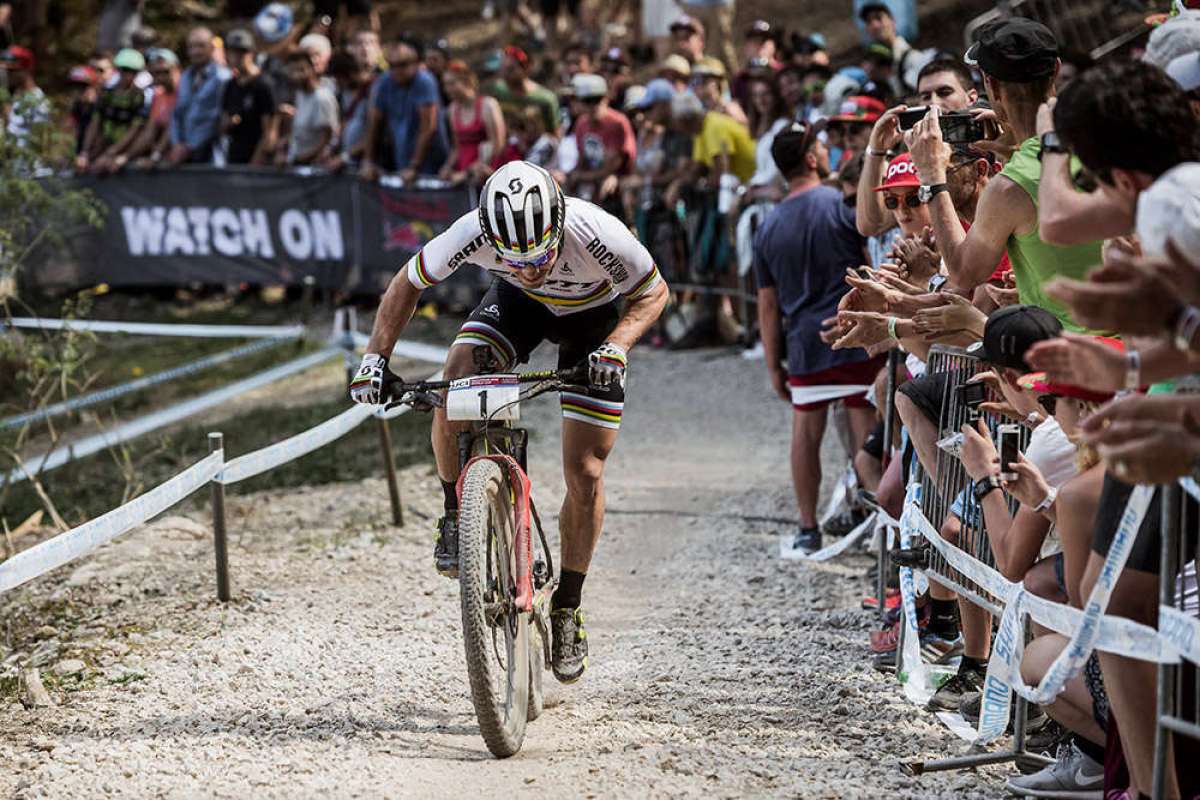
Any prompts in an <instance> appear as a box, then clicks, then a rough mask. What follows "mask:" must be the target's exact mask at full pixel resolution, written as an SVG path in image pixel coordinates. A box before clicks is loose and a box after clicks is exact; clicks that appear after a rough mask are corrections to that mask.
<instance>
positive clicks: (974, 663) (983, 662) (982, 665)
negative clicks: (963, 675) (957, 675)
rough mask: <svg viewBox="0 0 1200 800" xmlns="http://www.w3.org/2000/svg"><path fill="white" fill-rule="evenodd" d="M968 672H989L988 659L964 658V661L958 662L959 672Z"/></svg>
mask: <svg viewBox="0 0 1200 800" xmlns="http://www.w3.org/2000/svg"><path fill="white" fill-rule="evenodd" d="M968 670H974V671H975V672H987V659H983V658H971V657H970V656H963V657H962V660H961V661H959V662H958V671H959V672H966V671H968Z"/></svg>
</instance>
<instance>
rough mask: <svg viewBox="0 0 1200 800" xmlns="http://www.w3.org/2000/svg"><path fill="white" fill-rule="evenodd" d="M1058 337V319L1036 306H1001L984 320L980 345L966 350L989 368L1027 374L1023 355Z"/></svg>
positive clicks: (1060, 324)
mask: <svg viewBox="0 0 1200 800" xmlns="http://www.w3.org/2000/svg"><path fill="white" fill-rule="evenodd" d="M1060 333H1062V323H1061V322H1059V321H1058V317H1056V316H1054V315H1053V314H1051V313H1050V312H1049V311H1047V310H1046V309H1044V308H1040V307H1038V306H1005V307H1004V308H1001V309H999V310H998V311H995V312H993V313H992V315H991V316H990V317H988V320H987V325H985V326H984V328H983V341H982V342H976V343H975V344H973V345H971V346H970V347H969V348H967V350H968V352H970V353H972V354H974V355H977V356H979V357H980V358H982V359H983V360H984V361H986V362H988V363H989V364H995V365H996V366H999V367H1008V368H1009V369H1015V370H1019V371H1020V372H1021V373H1022V374H1024V373H1026V372H1031V371H1032V368H1031V367H1030V366H1029V364H1027V363H1025V353H1026V352H1028V350H1029V348H1031V347H1033V346H1034V345H1035V344H1037V343H1038V342H1042V341H1045V340H1046V339H1054V338H1057V337H1058V335H1059V334H1060Z"/></svg>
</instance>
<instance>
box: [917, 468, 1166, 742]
mask: <svg viewBox="0 0 1200 800" xmlns="http://www.w3.org/2000/svg"><path fill="white" fill-rule="evenodd" d="M1142 488H1145V489H1146V492H1144V493H1143V492H1140V491H1139V490H1140V489H1142ZM1152 493H1153V487H1137V488H1136V489H1135V490H1134V494H1133V496H1131V498H1130V504H1129V506H1128V507H1127V508H1126V512H1125V514H1124V515H1123V516H1122V520H1121V526H1120V528H1119V529H1118V533H1117V536H1116V537H1114V540H1113V544H1112V546H1111V548H1110V550H1109V558H1108V559H1107V560H1106V562H1105V567H1104V569H1103V570H1102V572H1101V576H1100V578H1099V579H1097V582H1096V587H1095V588H1094V589H1093V591H1092V595H1091V596H1090V597H1089V598H1088V606H1087V610H1086V611H1080V610H1079V609H1076V608H1071V607H1070V606H1065V605H1062V604H1059V603H1052V602H1050V601H1048V600H1045V599H1043V598H1038V597H1034V596H1033V595H1030V594H1028V593H1027V592H1026V591H1025V588H1024V586H1023V585H1022V584H1019V583H1013V582H1011V581H1008V580H1007V579H1005V578H1004V576H1002V575H1001V574H1000V573H999V572H997V571H996V570H994V569H992V568H990V567H988V566H986V565H985V564H983V563H982V562H980V561H978V560H977V559H975V558H972V557H971V556H970V555H968V554H967V553H965V552H963V551H962V550H960V549H958V548H957V547H954V546H953V545H951V544H950V543H949V542H946V541H945V540H943V539H942V537H941V536H940V535H939V534H938V532H937V530H935V529H934V527H933V526H932V525H931V524H930V523H929V521H928V520H927V519H925V517H924V515H923V514H921V511H920V507H919V505H909V506H908V507H907V508H906V509H905V514H906V515H907V516H909V518H910V519H911V520H912V522H913V524H914V525H915V526H916V529H917V530H919V531H920V532H921V534H922V535H924V536H925V538H926V539H927V540H929V542H930V544H932V545H933V547H934V548H935V549H936V550H937V551H938V552H939V553H940V554H941V555H942V556H943V557H945V559H946V561H947V562H948V563H949V564H950V566H951V567H953V568H954V569H956V570H957V571H959V572H961V573H962V574H963V575H964V576H966V578H967V579H968V580H970V581H973V582H974V583H976V584H978V585H979V586H980V587H981V588H983V590H984V591H986V592H988V593H989V594H992V595H994V596H995V597H996V598H997V599H998V600H999V601H1000V602H1001V603H1002V604H1003V605H1004V607H1005V609H1004V616H1003V617H1002V618H1001V622H1000V629H999V631H998V632H997V635H996V639H995V641H994V642H993V643H992V655H991V658H990V659H989V662H988V672H987V677H986V679H985V681H984V688H983V705H982V708H981V713H980V719H979V736H978V738H977V740H976V742H977V743H978V744H986V743H987V742H990V741H993V740H994V739H995V738H997V737H999V736H1001V735H1002V734H1003V733H1004V731H1005V729H1006V728H1007V726H1008V712H1009V707H1010V704H1011V701H1012V692H1013V691H1016V692H1018V693H1019V694H1021V696H1022V697H1025V698H1026V699H1027V700H1030V701H1032V702H1036V703H1046V702H1049V701H1050V700H1052V699H1053V698H1054V697H1056V696H1057V695H1058V693H1059V692H1061V691H1062V687H1063V685H1065V683H1066V681H1067V680H1069V679H1070V678H1071V677H1073V676H1074V675H1076V674H1078V672H1079V671H1080V670H1082V669H1083V665H1084V664H1086V663H1087V659H1088V656H1089V655H1090V654H1091V652H1092V650H1093V649H1100V650H1104V651H1105V652H1112V653H1117V654H1119V655H1123V656H1127V657H1129V658H1137V659H1141V660H1145V661H1156V662H1164V663H1174V662H1176V661H1178V656H1177V655H1176V654H1174V653H1173V652H1171V648H1170V647H1168V646H1167V645H1166V644H1165V643H1164V642H1163V640H1162V639H1161V638H1160V637H1159V635H1158V631H1156V630H1155V629H1154V628H1151V627H1149V626H1147V625H1141V624H1139V623H1136V622H1134V621H1132V620H1129V619H1124V618H1121V617H1107V616H1104V610H1105V608H1107V605H1108V596H1109V594H1110V593H1111V590H1112V586H1113V585H1115V583H1116V579H1117V577H1118V576H1119V574H1120V571H1121V569H1122V568H1123V567H1124V565H1125V561H1126V560H1127V559H1128V555H1129V549H1130V546H1131V545H1132V541H1133V538H1134V537H1135V536H1136V533H1137V528H1138V526H1140V524H1141V518H1142V517H1144V516H1145V507H1146V505H1148V503H1149V495H1152ZM1118 562H1119V563H1118ZM1102 584H1103V585H1102ZM1026 614H1028V615H1029V616H1030V617H1031V618H1033V619H1034V620H1036V621H1037V622H1038V623H1040V624H1041V625H1043V626H1045V627H1047V628H1050V629H1051V630H1054V631H1057V632H1058V633H1061V634H1063V635H1064V636H1067V637H1068V638H1069V640H1070V641H1069V642H1068V644H1067V647H1066V648H1064V650H1063V653H1062V654H1061V655H1060V656H1059V658H1058V659H1056V661H1055V662H1054V664H1052V665H1051V668H1050V670H1048V671H1047V673H1046V676H1045V677H1044V678H1043V680H1042V681H1041V682H1040V683H1039V685H1038V686H1037V687H1029V686H1025V685H1024V682H1023V681H1022V680H1021V673H1020V668H1021V657H1022V655H1023V653H1024V646H1025V642H1024V635H1023V629H1022V626H1021V619H1022V617H1023V616H1024V615H1026ZM1060 662H1061V663H1060Z"/></svg>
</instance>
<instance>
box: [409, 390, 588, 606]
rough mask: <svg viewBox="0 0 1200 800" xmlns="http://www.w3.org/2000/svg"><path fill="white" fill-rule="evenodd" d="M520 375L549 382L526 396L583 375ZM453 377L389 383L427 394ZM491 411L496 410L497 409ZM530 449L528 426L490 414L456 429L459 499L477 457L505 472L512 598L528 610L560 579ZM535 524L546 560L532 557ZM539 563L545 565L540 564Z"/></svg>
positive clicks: (548, 594) (536, 393)
mask: <svg viewBox="0 0 1200 800" xmlns="http://www.w3.org/2000/svg"><path fill="white" fill-rule="evenodd" d="M518 377H519V380H520V382H521V383H544V384H546V385H545V386H544V387H542V388H540V389H539V390H537V391H535V392H534V393H532V394H531V395H529V396H528V397H525V398H523V399H526V400H527V399H531V398H532V397H536V396H537V395H538V394H542V393H544V392H548V391H554V390H556V389H558V390H561V389H563V388H566V387H568V386H572V385H573V384H572V383H571V380H572V379H574V378H578V377H580V372H579V370H546V371H541V372H527V373H522V374H521V375H519V376H518ZM449 383H450V382H449V381H425V382H421V383H416V384H399V385H397V384H396V383H392V384H391V387H392V388H395V389H399V390H401V391H400V396H401V397H403V396H404V395H405V394H408V393H412V394H416V395H426V396H428V394H429V393H430V392H440V391H442V390H445V389H447V388H448V387H449ZM385 388H386V384H385ZM396 402H400V401H396ZM493 413H498V410H497V412H493ZM528 451H529V431H527V430H526V429H524V428H514V427H512V426H511V425H509V424H508V423H507V422H495V421H492V420H487V421H482V422H476V423H474V424H473V425H471V428H470V429H469V430H465V431H462V432H460V433H459V434H458V460H459V467H460V469H459V475H458V485H457V491H458V496H459V500H460V501H461V500H462V487H463V478H464V477H465V476H466V474H467V471H468V470H469V469H470V467H471V465H472V464H474V463H475V462H476V461H480V460H490V461H496V462H497V463H498V464H499V465H500V466H501V468H502V471H503V472H504V474H505V480H506V482H507V483H508V490H509V492H510V497H511V499H512V507H513V514H514V515H515V519H514V520H513V523H514V525H513V527H514V530H515V531H516V537H515V541H514V546H515V547H516V551H517V554H518V557H517V559H516V562H517V563H516V566H515V577H516V583H517V596H516V598H515V601H514V602H515V605H516V607H517V609H518V610H520V611H522V612H525V613H531V612H533V611H534V609H535V608H540V607H542V606H543V604H544V602H545V601H546V600H548V599H549V596H550V593H551V592H552V591H553V590H554V587H555V584H556V581H555V580H554V561H553V556H552V554H551V552H550V545H549V542H547V541H546V533H545V531H544V530H543V529H542V523H541V519H540V517H539V516H538V513H537V508H536V506H535V505H534V503H533V497H532V487H533V484H532V481H531V480H530V478H529V473H528ZM534 525H536V526H537V530H538V538H539V540H540V542H541V546H542V552H543V554H544V555H545V558H546V561H545V562H544V563H542V562H536V561H535V560H534V557H533V530H532V529H533V526H534ZM539 565H540V566H541V567H542V569H538V567H539Z"/></svg>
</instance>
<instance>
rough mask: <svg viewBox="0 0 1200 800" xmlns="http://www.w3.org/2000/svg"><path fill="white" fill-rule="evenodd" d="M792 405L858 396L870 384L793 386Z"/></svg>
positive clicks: (865, 391) (868, 387)
mask: <svg viewBox="0 0 1200 800" xmlns="http://www.w3.org/2000/svg"><path fill="white" fill-rule="evenodd" d="M791 388H792V405H797V406H799V405H805V404H807V403H824V402H826V401H828V400H841V399H842V398H843V397H858V396H859V395H863V394H866V393H867V390H868V389H870V388H871V387H870V386H849V385H842V384H834V385H831V386H793V387H791Z"/></svg>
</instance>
